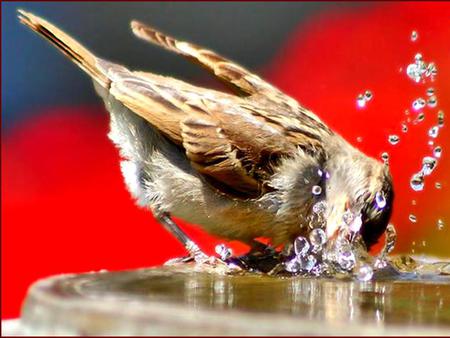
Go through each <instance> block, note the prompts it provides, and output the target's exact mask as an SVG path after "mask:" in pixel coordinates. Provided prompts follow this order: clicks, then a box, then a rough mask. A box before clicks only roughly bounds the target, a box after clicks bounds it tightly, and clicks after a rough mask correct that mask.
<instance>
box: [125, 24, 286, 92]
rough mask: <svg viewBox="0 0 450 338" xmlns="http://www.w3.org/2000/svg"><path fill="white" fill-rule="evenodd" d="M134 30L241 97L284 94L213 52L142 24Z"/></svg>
mask: <svg viewBox="0 0 450 338" xmlns="http://www.w3.org/2000/svg"><path fill="white" fill-rule="evenodd" d="M131 28H132V30H133V33H134V34H135V35H136V36H137V37H139V38H141V39H143V40H145V41H148V42H151V43H153V44H156V45H158V46H161V47H163V48H165V49H167V50H170V51H172V52H175V53H177V54H180V55H182V56H184V57H186V58H188V59H190V60H193V61H195V62H197V63H199V64H200V65H202V66H203V67H205V68H206V69H207V70H209V71H210V72H211V73H212V74H214V75H215V76H217V77H218V78H219V79H220V80H222V81H223V82H224V83H225V84H227V85H229V86H231V87H232V88H233V89H235V90H236V91H237V92H238V93H239V94H241V95H244V96H248V95H253V94H256V93H261V92H266V93H269V92H273V93H280V94H281V92H280V91H279V90H278V89H276V88H275V87H273V86H272V85H270V84H269V83H267V82H266V81H264V80H263V79H261V78H260V77H259V76H257V75H255V74H253V73H251V72H250V71H248V70H247V69H245V68H243V67H241V66H240V65H238V64H236V63H234V62H233V61H230V60H228V59H226V58H224V57H222V56H220V55H218V54H216V53H215V52H213V51H211V50H208V49H206V48H203V47H201V46H198V45H196V44H193V43H190V42H185V41H178V40H176V39H175V38H173V37H171V36H168V35H166V34H164V33H161V32H159V31H157V30H156V29H154V28H152V27H149V26H147V25H145V24H143V23H140V22H138V21H132V23H131Z"/></svg>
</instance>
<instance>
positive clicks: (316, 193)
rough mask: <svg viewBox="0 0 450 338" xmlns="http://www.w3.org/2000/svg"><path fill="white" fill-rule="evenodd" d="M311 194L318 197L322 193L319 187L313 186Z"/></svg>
mask: <svg viewBox="0 0 450 338" xmlns="http://www.w3.org/2000/svg"><path fill="white" fill-rule="evenodd" d="M311 192H312V193H313V195H316V196H317V195H320V194H321V193H322V188H321V187H320V186H319V185H315V186H313V187H312V190H311Z"/></svg>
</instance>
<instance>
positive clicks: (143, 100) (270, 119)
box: [99, 63, 322, 198]
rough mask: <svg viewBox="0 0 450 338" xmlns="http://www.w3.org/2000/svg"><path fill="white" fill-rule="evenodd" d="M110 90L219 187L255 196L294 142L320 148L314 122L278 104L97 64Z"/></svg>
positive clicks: (294, 150)
mask: <svg viewBox="0 0 450 338" xmlns="http://www.w3.org/2000/svg"><path fill="white" fill-rule="evenodd" d="M99 65H100V66H101V68H103V71H104V72H105V73H107V74H108V77H109V78H110V79H111V86H110V93H111V94H112V95H113V96H114V97H115V98H116V99H118V100H119V101H121V102H122V103H123V104H124V105H125V106H127V107H128V108H129V109H131V110H132V111H134V112H135V113H137V114H138V115H140V116H141V117H143V118H145V119H146V120H147V121H148V122H150V123H151V124H152V125H153V126H155V127H156V128H157V129H159V130H160V131H161V132H162V133H163V134H164V135H166V136H167V137H169V138H170V139H171V140H172V141H173V142H175V143H177V144H178V145H179V146H181V147H183V148H184V149H185V152H186V156H187V157H188V158H189V160H190V161H191V164H192V166H193V167H194V168H195V169H196V170H197V171H198V172H199V173H200V174H202V175H203V176H204V177H205V178H206V179H207V180H208V181H209V182H210V183H211V184H212V185H213V186H215V187H216V188H218V189H219V190H220V191H223V192H226V193H227V194H232V195H235V196H238V197H241V198H251V197H257V196H260V195H261V194H262V193H264V192H265V191H266V189H268V187H267V185H265V183H267V182H268V179H269V178H270V176H271V175H272V174H273V172H274V166H276V164H277V163H278V161H279V160H280V159H281V158H283V157H290V156H294V155H295V154H296V153H297V147H302V148H304V149H307V150H310V151H312V152H314V151H322V144H321V141H320V137H319V135H316V134H315V132H314V127H313V126H312V125H308V124H302V123H301V121H300V120H298V119H290V120H289V119H288V118H287V117H286V116H284V115H283V114H280V115H279V114H277V112H276V109H277V107H278V106H277V105H276V104H272V106H270V105H267V104H264V105H263V106H261V105H258V104H257V102H253V101H250V100H247V99H245V98H239V97H236V96H234V95H229V94H226V93H222V92H218V91H212V90H209V89H205V88H201V87H196V86H192V85H189V84H186V83H184V82H182V81H179V80H174V79H171V78H166V77H162V76H158V75H153V74H149V73H142V72H131V71H128V70H126V69H125V68H123V67H117V66H114V65H111V64H109V63H100V64H99Z"/></svg>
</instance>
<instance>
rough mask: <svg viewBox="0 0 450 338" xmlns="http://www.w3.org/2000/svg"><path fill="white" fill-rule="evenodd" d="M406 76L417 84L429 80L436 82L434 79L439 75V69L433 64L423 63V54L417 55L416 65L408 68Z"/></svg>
mask: <svg viewBox="0 0 450 338" xmlns="http://www.w3.org/2000/svg"><path fill="white" fill-rule="evenodd" d="M406 74H407V75H408V77H409V78H410V79H411V80H413V81H415V82H417V83H418V82H421V81H425V80H426V79H428V78H430V79H431V80H434V77H435V76H436V75H437V68H436V65H435V64H434V63H433V62H430V63H426V62H425V61H423V57H422V54H420V53H417V54H416V56H415V57H414V63H411V64H409V65H408V67H406Z"/></svg>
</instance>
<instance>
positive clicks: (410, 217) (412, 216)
mask: <svg viewBox="0 0 450 338" xmlns="http://www.w3.org/2000/svg"><path fill="white" fill-rule="evenodd" d="M409 220H410V221H411V222H412V223H416V222H417V217H416V216H415V215H413V214H409Z"/></svg>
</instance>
